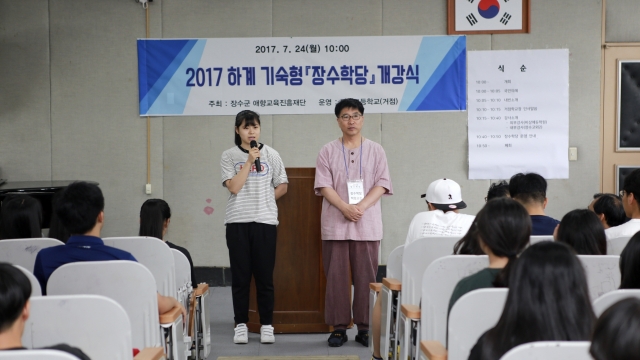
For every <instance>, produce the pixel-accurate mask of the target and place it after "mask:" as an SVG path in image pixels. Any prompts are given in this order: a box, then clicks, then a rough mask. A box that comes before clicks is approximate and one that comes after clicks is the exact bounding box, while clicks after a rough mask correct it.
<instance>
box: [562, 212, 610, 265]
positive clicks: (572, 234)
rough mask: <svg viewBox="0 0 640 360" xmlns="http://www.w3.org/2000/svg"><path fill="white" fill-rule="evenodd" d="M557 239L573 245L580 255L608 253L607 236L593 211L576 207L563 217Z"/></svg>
mask: <svg viewBox="0 0 640 360" xmlns="http://www.w3.org/2000/svg"><path fill="white" fill-rule="evenodd" d="M556 235H557V236H556V239H555V240H556V241H559V242H562V243H565V244H567V245H569V246H571V247H572V248H573V249H574V250H575V252H576V253H577V254H578V255H606V254H607V236H606V235H605V234H604V227H603V226H602V223H601V222H600V219H598V216H596V214H595V213H594V212H593V211H589V210H587V209H576V210H572V211H569V212H568V213H567V214H566V215H565V216H563V217H562V220H561V221H560V225H558V231H557V234H556Z"/></svg>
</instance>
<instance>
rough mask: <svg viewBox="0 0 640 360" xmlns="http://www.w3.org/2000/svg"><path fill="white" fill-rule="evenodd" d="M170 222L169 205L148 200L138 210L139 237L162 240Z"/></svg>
mask: <svg viewBox="0 0 640 360" xmlns="http://www.w3.org/2000/svg"><path fill="white" fill-rule="evenodd" d="M169 221H171V209H170V208H169V204H167V202H166V201H164V200H162V199H149V200H147V201H145V202H144V204H142V207H141V208H140V231H139V233H138V235H140V236H151V237H155V238H158V239H162V238H163V237H164V235H165V234H166V233H167V229H168V227H169Z"/></svg>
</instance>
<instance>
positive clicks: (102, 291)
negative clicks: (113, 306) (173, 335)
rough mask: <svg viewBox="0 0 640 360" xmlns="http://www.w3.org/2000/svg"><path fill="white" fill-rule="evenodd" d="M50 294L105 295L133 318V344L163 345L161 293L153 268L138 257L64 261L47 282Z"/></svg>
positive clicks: (134, 345) (137, 346) (130, 318)
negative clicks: (67, 262) (132, 258)
mask: <svg viewBox="0 0 640 360" xmlns="http://www.w3.org/2000/svg"><path fill="white" fill-rule="evenodd" d="M47 294H48V295H82V294H94V295H103V296H106V297H108V298H111V299H113V300H115V301H116V302H118V303H119V304H120V305H121V306H122V307H123V308H124V309H125V311H126V312H127V315H128V316H129V320H130V321H131V329H132V337H131V340H132V341H131V343H132V345H133V347H134V348H138V349H143V348H145V347H159V346H162V344H161V342H160V321H159V318H158V295H157V290H156V283H155V281H154V278H153V275H152V274H151V272H150V271H149V270H148V269H147V268H146V267H144V265H142V264H140V263H137V262H135V261H126V260H111V261H85V262H76V263H70V264H66V265H62V266H61V267H59V268H58V269H56V270H55V271H54V272H53V274H51V277H50V278H49V281H48V282H47Z"/></svg>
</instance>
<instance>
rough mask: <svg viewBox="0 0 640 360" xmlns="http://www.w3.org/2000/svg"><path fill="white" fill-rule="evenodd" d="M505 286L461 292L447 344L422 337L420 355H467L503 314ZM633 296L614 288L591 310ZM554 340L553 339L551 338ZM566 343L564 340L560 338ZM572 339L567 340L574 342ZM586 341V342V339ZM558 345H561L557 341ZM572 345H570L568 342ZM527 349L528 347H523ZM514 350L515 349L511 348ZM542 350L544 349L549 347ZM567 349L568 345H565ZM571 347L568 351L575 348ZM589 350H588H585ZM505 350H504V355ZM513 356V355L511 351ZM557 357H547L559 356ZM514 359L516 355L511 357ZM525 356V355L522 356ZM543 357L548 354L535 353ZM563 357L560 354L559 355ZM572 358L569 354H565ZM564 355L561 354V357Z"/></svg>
mask: <svg viewBox="0 0 640 360" xmlns="http://www.w3.org/2000/svg"><path fill="white" fill-rule="evenodd" d="M508 292H509V290H508V289H480V290H475V291H472V292H470V293H468V294H465V295H464V296H462V297H461V298H460V299H459V300H458V301H457V302H456V303H455V305H454V306H453V308H452V309H451V313H450V314H449V321H448V329H447V338H448V344H447V345H448V346H447V348H446V349H445V347H444V345H443V344H444V342H440V341H437V340H436V341H433V340H431V341H427V340H423V341H421V344H420V358H422V359H430V360H444V359H449V360H457V359H467V358H468V357H469V353H470V352H471V349H472V348H473V346H474V345H475V343H476V341H477V340H478V338H479V337H480V336H481V335H482V334H483V333H484V332H485V331H487V330H489V329H490V328H492V327H493V326H495V324H496V323H497V322H498V319H499V318H500V315H501V314H502V309H503V308H504V304H505V302H506V300H507V295H508ZM628 297H635V298H640V290H636V289H634V290H628V289H626V290H613V291H610V292H607V293H605V294H603V295H602V296H600V297H598V298H597V299H595V300H594V301H593V310H594V312H595V314H596V316H600V315H601V314H602V313H603V312H604V311H605V310H606V309H608V308H609V307H610V306H611V305H613V304H614V303H616V302H617V301H619V300H622V299H625V298H628ZM478 304H482V311H478ZM552 343H555V342H552ZM561 343H565V342H561ZM574 343H575V342H566V344H574ZM586 344H588V342H587V343H586ZM558 346H560V345H558ZM522 348H523V349H521V350H519V351H517V352H516V353H518V354H523V353H528V352H533V353H536V352H538V351H542V350H541V349H537V347H536V346H522ZM569 348H572V346H569ZM525 349H528V350H525ZM514 350H515V349H514ZM548 350H549V349H547V350H544V351H548ZM565 350H566V351H569V349H565ZM575 351H576V349H575V348H574V349H573V350H571V351H570V352H573V353H575V354H582V352H578V353H576V352H575ZM587 353H588V346H587V351H586V352H585V354H587ZM412 355H414V354H412ZM507 355H508V354H505V358H506V357H507ZM514 356H515V355H514ZM554 356H556V357H549V358H558V357H557V356H558V355H557V354H556V355H554ZM513 358H514V359H517V358H518V357H513ZM522 358H526V357H522ZM537 358H541V359H542V358H544V359H547V357H537ZM560 358H562V357H560ZM566 358H567V359H571V358H572V357H566ZM574 358H576V359H583V358H584V359H591V358H590V357H587V358H585V357H582V355H580V356H579V357H574ZM562 359H564V358H562Z"/></svg>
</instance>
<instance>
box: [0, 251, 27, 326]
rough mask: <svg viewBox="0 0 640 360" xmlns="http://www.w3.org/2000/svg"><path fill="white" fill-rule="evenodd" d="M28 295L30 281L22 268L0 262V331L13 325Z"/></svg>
mask: <svg viewBox="0 0 640 360" xmlns="http://www.w3.org/2000/svg"><path fill="white" fill-rule="evenodd" d="M30 296H31V282H30V281H29V278H27V276H26V275H25V274H24V273H23V272H22V270H20V269H18V268H17V267H15V266H13V265H11V264H8V263H0V332H3V331H5V330H7V329H8V328H9V327H11V325H13V323H14V322H15V321H16V319H17V318H18V317H19V316H20V314H21V313H22V309H24V306H25V304H26V303H27V300H29V297H30Z"/></svg>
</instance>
